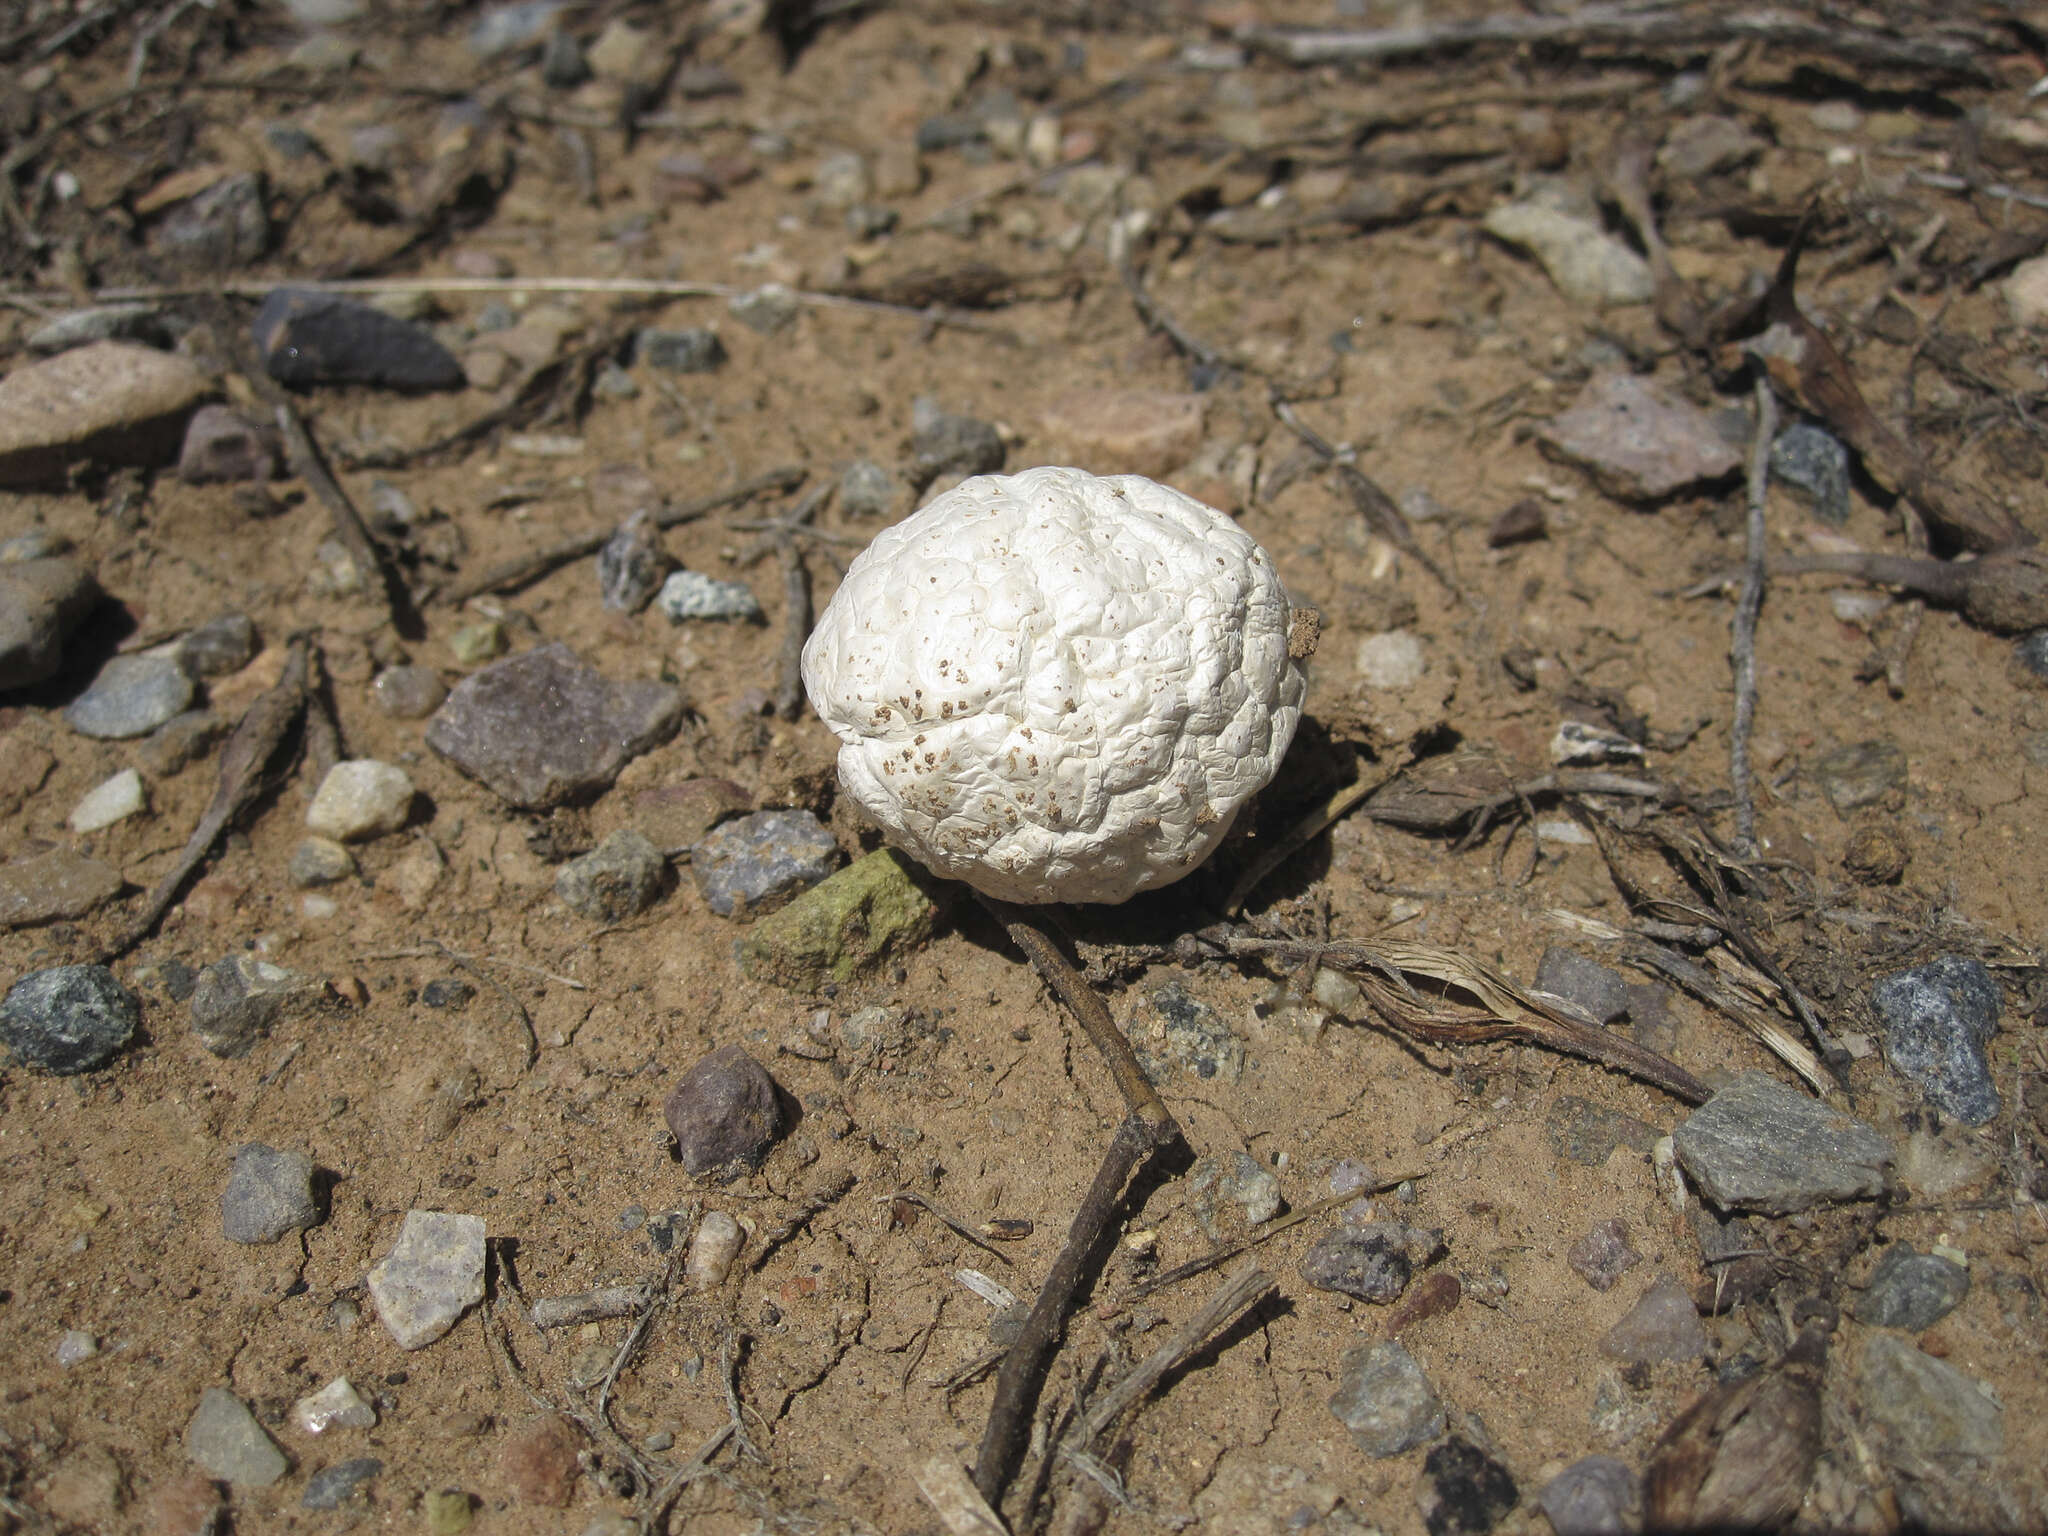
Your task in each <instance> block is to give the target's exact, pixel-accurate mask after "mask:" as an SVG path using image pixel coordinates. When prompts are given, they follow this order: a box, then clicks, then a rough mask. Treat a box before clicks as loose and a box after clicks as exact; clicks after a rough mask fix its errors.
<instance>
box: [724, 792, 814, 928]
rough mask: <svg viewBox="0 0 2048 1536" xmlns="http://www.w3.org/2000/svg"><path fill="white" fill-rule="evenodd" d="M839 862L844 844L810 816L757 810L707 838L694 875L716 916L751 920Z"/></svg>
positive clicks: (796, 812) (802, 812) (811, 883)
mask: <svg viewBox="0 0 2048 1536" xmlns="http://www.w3.org/2000/svg"><path fill="white" fill-rule="evenodd" d="M838 862H839V843H838V840H837V839H836V838H834V837H833V836H832V831H831V829H830V828H829V827H827V826H826V825H825V824H824V823H823V822H821V821H819V820H818V818H817V817H816V816H814V815H812V814H811V813H810V812H809V811H795V810H782V811H755V812H753V813H752V814H751V815H747V816H741V817H737V818H735V819H734V820H732V821H728V822H724V823H722V824H721V825H719V826H716V827H714V828H712V829H711V831H710V832H708V833H707V834H705V836H704V838H703V840H702V841H701V842H699V843H698V844H697V845H696V847H695V848H693V849H692V850H691V852H690V875H691V878H692V879H693V880H695V881H696V883H697V889H698V891H699V892H701V893H702V894H703V897H704V901H705V904H706V905H707V906H709V907H710V908H711V910H712V911H713V912H716V913H717V914H718V915H719V916H720V917H748V916H757V915H759V914H760V913H763V912H767V911H772V910H773V909H774V908H776V907H779V906H781V905H783V904H784V903H785V902H787V901H788V900H789V899H790V898H791V897H793V896H795V895H796V894H797V893H798V892H800V891H804V890H807V889H809V888H810V887H811V886H814V885H816V884H817V883H818V882H819V881H821V880H823V879H824V878H825V877H826V876H827V875H829V874H831V873H832V866H833V865H835V864H837V863H838Z"/></svg>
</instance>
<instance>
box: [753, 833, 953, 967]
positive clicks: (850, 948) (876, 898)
mask: <svg viewBox="0 0 2048 1536" xmlns="http://www.w3.org/2000/svg"><path fill="white" fill-rule="evenodd" d="M930 884H931V876H930V875H928V874H926V873H925V871H924V870H922V869H920V868H918V866H917V865H916V864H914V863H913V862H912V861H911V860H909V859H907V858H905V857H904V856H903V855H902V854H900V853H898V852H896V851H895V850H894V849H893V848H884V849H881V850H879V851H877V852H875V853H871V854H868V855H867V856H866V857H865V858H861V859H857V860H855V861H854V862H853V863H852V864H849V865H848V866H847V867H846V868H845V869H842V870H840V871H839V873H838V874H836V875H833V876H832V877H831V878H830V879H828V880H825V881H822V882H820V883H819V884H817V885H814V886H812V887H811V888H810V890H808V891H806V892H805V893H804V894H803V895H801V896H799V897H798V898H797V899H796V900H795V901H792V902H791V903H790V904H789V905H788V906H786V907H784V908H782V910H781V911H779V912H772V913H770V914H769V915H768V916H767V917H764V918H762V919H761V920H760V921H759V922H757V923H755V924H754V925H753V926H752V927H751V928H749V929H748V930H747V932H746V934H745V935H744V936H743V937H741V938H740V939H739V940H738V942H737V944H736V945H735V949H736V951H737V953H738V955H739V962H740V969H741V970H743V971H745V972H746V973H747V974H748V975H749V976H751V977H753V978H754V979H755V980H756V981H768V982H773V983H775V985H777V986H781V987H788V988H789V989H790V990H791V991H796V992H815V991H817V990H818V989H819V988H820V987H822V986H824V985H825V983H826V982H828V981H829V982H837V983H839V984H841V985H844V984H846V983H848V982H850V981H853V980H854V979H856V978H857V977H860V976H864V975H867V974H869V973H871V972H873V971H874V970H876V969H877V968H878V967H880V966H881V965H882V964H883V963H884V962H885V961H888V960H890V959H893V958H894V957H896V956H898V955H904V954H908V953H909V952H910V951H912V950H914V949H916V948H917V946H918V945H920V944H922V943H923V942H924V941H925V940H926V939H928V938H930V937H931V932H932V921H933V919H934V918H935V917H936V916H937V914H938V907H937V905H936V904H935V903H934V902H933V900H932V898H931V895H930V894H929V892H928V890H927V887H928V886H929V885H930Z"/></svg>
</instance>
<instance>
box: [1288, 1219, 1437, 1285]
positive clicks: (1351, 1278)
mask: <svg viewBox="0 0 2048 1536" xmlns="http://www.w3.org/2000/svg"><path fill="white" fill-rule="evenodd" d="M1443 1251H1444V1235H1443V1233H1441V1232H1439V1231H1437V1230H1436V1229H1435V1228H1433V1227H1411V1226H1409V1225H1408V1224H1407V1223H1406V1222H1400V1221H1373V1222H1368V1223H1366V1224H1365V1225H1364V1226H1361V1227H1339V1228H1337V1229H1336V1230H1335V1231H1334V1232H1330V1233H1328V1234H1326V1235H1325V1236H1324V1237H1323V1239H1322V1240H1321V1241H1320V1242H1318V1243H1317V1244H1316V1245H1315V1247H1313V1248H1311V1249H1310V1250H1309V1251H1308V1252H1307V1253H1306V1254H1305V1255H1303V1257H1302V1260H1301V1265H1300V1269H1301V1278H1302V1279H1304V1280H1306V1281H1307V1282H1308V1283H1309V1284H1310V1285H1312V1286H1314V1287H1315V1288H1316V1289H1317V1290H1321V1291H1341V1292H1343V1293H1344V1294H1345V1295H1346V1296H1356V1297H1357V1298H1358V1299H1359V1300H1360V1301H1371V1302H1378V1303H1380V1304H1381V1305H1386V1304H1388V1303H1391V1302H1395V1301H1399V1300H1400V1299H1401V1293H1402V1292H1403V1291H1405V1290H1407V1289H1408V1282H1409V1280H1410V1279H1411V1278H1413V1276H1414V1274H1415V1271H1416V1269H1417V1268H1418V1267H1419V1266H1421V1265H1424V1264H1428V1263H1431V1262H1433V1261H1434V1260H1436V1259H1437V1258H1439V1257H1441V1256H1442V1254H1443Z"/></svg>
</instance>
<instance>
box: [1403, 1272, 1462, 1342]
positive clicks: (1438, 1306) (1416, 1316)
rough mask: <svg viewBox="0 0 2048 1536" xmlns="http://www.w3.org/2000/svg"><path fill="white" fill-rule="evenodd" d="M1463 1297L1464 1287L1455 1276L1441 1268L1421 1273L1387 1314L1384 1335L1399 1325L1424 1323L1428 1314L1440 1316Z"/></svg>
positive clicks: (1406, 1326)
mask: <svg viewBox="0 0 2048 1536" xmlns="http://www.w3.org/2000/svg"><path fill="white" fill-rule="evenodd" d="M1464 1298H1465V1287H1464V1286H1463V1284H1461V1283H1460V1282H1459V1280H1458V1277H1457V1276H1456V1275H1454V1274H1451V1273H1449V1272H1448V1271H1445V1270H1438V1271H1437V1272H1436V1273H1435V1274H1433V1275H1425V1276H1423V1278H1422V1280H1421V1282H1420V1283H1419V1284H1418V1285H1417V1286H1416V1287H1415V1288H1414V1289H1413V1290H1411V1291H1410V1292H1409V1293H1408V1294H1407V1295H1406V1296H1404V1297H1402V1298H1401V1304H1400V1305H1399V1306H1398V1307H1396V1308H1394V1310H1393V1311H1392V1312H1391V1313H1390V1314H1389V1315H1388V1317H1387V1337H1388V1338H1390V1339H1391V1338H1392V1337H1393V1336H1394V1335H1395V1334H1397V1333H1399V1332H1400V1331H1401V1330H1402V1329H1403V1328H1412V1327H1413V1326H1414V1325H1415V1324H1417V1323H1426V1322H1428V1321H1429V1320H1430V1319H1431V1318H1432V1317H1442V1316H1443V1315H1444V1314H1445V1313H1446V1312H1449V1311H1451V1310H1452V1309H1453V1308H1454V1307H1456V1306H1457V1305H1458V1303H1459V1302H1460V1301H1462V1300H1464Z"/></svg>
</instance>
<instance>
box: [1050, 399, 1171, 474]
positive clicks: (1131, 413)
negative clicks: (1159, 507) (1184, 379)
mask: <svg viewBox="0 0 2048 1536" xmlns="http://www.w3.org/2000/svg"><path fill="white" fill-rule="evenodd" d="M1039 419H1040V422H1041V423H1042V425H1043V426H1044V428H1045V431H1046V435H1047V436H1048V437H1050V438H1052V439H1054V440H1055V441H1056V442H1058V443H1059V444H1061V445H1062V446H1063V447H1064V448H1065V449H1066V451H1067V456H1068V458H1069V459H1070V460H1071V462H1072V463H1074V464H1075V465H1077V466H1079V467H1080V468H1082V469H1088V470H1093V471H1095V472H1096V473H1097V474H1103V475H1115V474H1133V475H1150V476H1152V477H1153V478H1154V479H1157V478H1159V477H1160V476H1163V475H1167V474H1170V473H1171V472H1172V471H1174V470H1176V469H1178V468H1179V467H1180V466H1181V465H1183V464H1185V463H1186V462H1187V461H1188V460H1189V459H1190V458H1192V457H1193V456H1194V453H1195V450H1196V449H1197V448H1199V447H1201V445H1202V397H1201V396H1200V395H1182V394H1170V393H1167V392H1166V391H1163V390H1151V389H1076V390H1069V391H1068V392H1067V393H1066V394H1064V395H1061V396H1060V397H1059V398H1058V399H1056V400H1054V401H1053V402H1052V403H1051V404H1050V405H1048V406H1047V407H1046V408H1045V410H1044V411H1043V412H1041V413H1040V417H1039Z"/></svg>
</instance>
